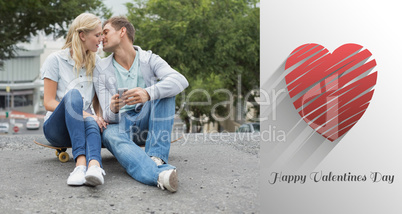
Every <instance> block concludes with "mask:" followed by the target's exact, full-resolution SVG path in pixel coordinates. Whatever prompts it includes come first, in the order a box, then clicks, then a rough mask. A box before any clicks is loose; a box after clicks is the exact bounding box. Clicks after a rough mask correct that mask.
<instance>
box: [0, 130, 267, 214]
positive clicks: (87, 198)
mask: <svg viewBox="0 0 402 214" xmlns="http://www.w3.org/2000/svg"><path fill="white" fill-rule="evenodd" d="M39 136H40V135H31V136H0V162H1V167H0V169H1V173H0V210H1V213H259V207H260V206H259V199H258V189H259V185H258V180H259V158H258V152H259V136H255V135H241V136H240V135H235V134H227V133H225V134H208V135H204V134H188V135H187V134H186V135H184V138H183V139H181V140H179V141H178V142H175V143H173V144H172V146H171V153H170V159H169V161H170V164H172V165H174V166H176V167H177V170H178V175H179V190H178V192H176V193H173V194H172V193H170V192H168V191H162V190H160V189H158V188H156V187H153V186H147V185H144V184H141V183H139V182H137V181H135V180H134V179H132V178H131V177H130V176H129V175H128V174H127V173H126V172H125V170H124V169H123V168H122V167H121V166H120V165H119V163H118V162H117V160H116V159H115V158H114V157H113V156H112V155H111V154H110V153H109V152H108V151H107V150H106V149H102V158H103V164H104V169H105V171H106V173H107V175H106V176H105V184H104V185H102V186H98V187H88V186H81V187H70V186H68V185H67V184H66V180H67V177H68V175H69V173H70V172H71V171H72V170H73V168H74V163H73V161H72V160H70V161H69V162H67V163H61V162H59V160H58V159H57V158H56V156H55V154H54V150H52V149H49V148H44V147H40V146H38V145H36V144H34V143H33V140H34V139H35V138H37V137H39ZM68 152H69V154H70V156H71V150H70V149H69V150H68Z"/></svg>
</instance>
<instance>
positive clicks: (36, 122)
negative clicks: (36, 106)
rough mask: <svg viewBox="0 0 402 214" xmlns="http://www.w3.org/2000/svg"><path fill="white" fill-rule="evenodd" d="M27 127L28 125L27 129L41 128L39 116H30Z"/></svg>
mask: <svg viewBox="0 0 402 214" xmlns="http://www.w3.org/2000/svg"><path fill="white" fill-rule="evenodd" d="M25 127H27V129H39V127H40V122H39V120H38V118H29V119H28V120H27V123H26V125H25Z"/></svg>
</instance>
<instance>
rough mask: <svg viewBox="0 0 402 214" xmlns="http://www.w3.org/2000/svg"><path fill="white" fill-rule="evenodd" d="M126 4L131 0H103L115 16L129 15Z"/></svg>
mask: <svg viewBox="0 0 402 214" xmlns="http://www.w3.org/2000/svg"><path fill="white" fill-rule="evenodd" d="M126 2H130V0H103V3H104V4H105V5H106V6H107V7H108V8H111V9H112V12H113V16H118V15H126V14H127V9H126V6H125V5H124V4H125V3H126Z"/></svg>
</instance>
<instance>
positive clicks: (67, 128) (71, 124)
mask: <svg viewBox="0 0 402 214" xmlns="http://www.w3.org/2000/svg"><path fill="white" fill-rule="evenodd" d="M82 108H83V102H82V96H81V94H80V92H79V91H78V90H76V89H72V90H70V91H69V92H68V93H67V94H66V95H65V96H64V97H63V99H62V100H61V101H60V103H59V105H58V106H57V108H56V109H55V110H54V112H53V113H52V115H50V117H49V118H48V119H47V120H46V121H45V123H44V124H43V132H44V134H45V137H46V139H47V140H48V141H49V142H50V143H51V144H52V145H53V146H71V147H72V151H73V157H74V160H76V159H77V157H78V156H80V155H85V157H86V160H87V165H88V163H89V161H91V160H97V161H98V162H99V163H100V165H101V167H102V161H101V147H102V141H101V135H100V129H99V126H98V124H97V123H96V121H95V120H94V119H93V118H92V117H87V118H85V119H84V118H83V114H82V112H83V109H82Z"/></svg>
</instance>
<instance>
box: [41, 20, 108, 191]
mask: <svg viewBox="0 0 402 214" xmlns="http://www.w3.org/2000/svg"><path fill="white" fill-rule="evenodd" d="M101 41H102V27H101V21H100V19H99V18H98V17H96V16H95V15H93V14H89V13H83V14H81V15H79V16H78V17H77V18H75V20H74V21H73V23H72V24H71V26H70V28H69V31H68V34H67V38H66V43H65V45H64V47H63V49H62V50H60V51H57V52H55V53H53V54H51V55H49V57H48V58H47V59H46V60H45V62H44V64H43V66H42V68H41V74H42V79H44V105H45V108H46V110H47V111H48V112H47V114H46V117H45V122H44V125H43V131H44V134H45V137H46V139H47V140H48V141H49V142H50V143H51V144H52V145H54V146H71V147H72V153H73V156H74V160H75V163H76V167H75V169H74V171H73V172H72V173H71V174H70V176H69V177H68V179H67V184H68V185H83V184H87V185H91V186H96V185H101V184H103V183H104V178H103V175H105V171H104V170H103V169H102V162H101V155H100V152H101V136H100V131H102V129H103V128H106V125H107V124H106V123H105V122H104V120H103V119H102V118H101V116H99V117H98V116H96V115H101V113H100V112H97V110H98V109H99V108H98V107H97V104H98V102H97V101H98V99H97V97H96V95H95V92H94V87H93V83H92V72H93V69H94V67H95V61H96V60H97V58H99V57H98V56H96V51H97V50H98V46H99V44H100V42H101ZM91 103H93V107H94V109H95V112H96V115H93V114H92V111H91V106H90V105H91ZM87 169H88V170H87Z"/></svg>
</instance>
